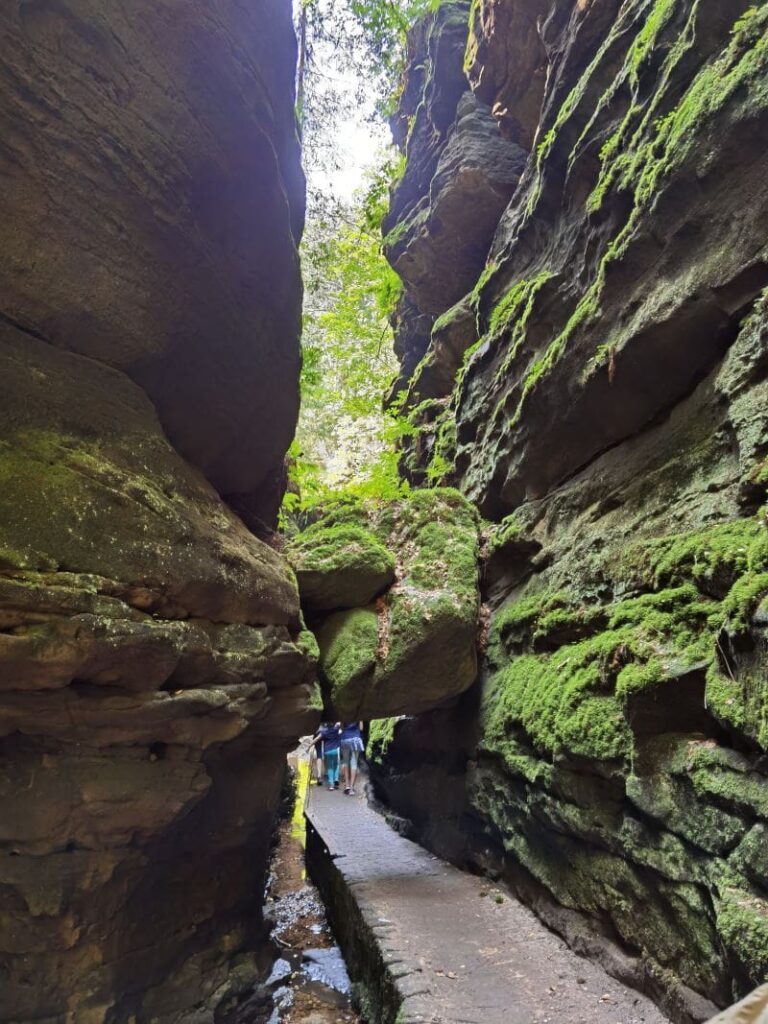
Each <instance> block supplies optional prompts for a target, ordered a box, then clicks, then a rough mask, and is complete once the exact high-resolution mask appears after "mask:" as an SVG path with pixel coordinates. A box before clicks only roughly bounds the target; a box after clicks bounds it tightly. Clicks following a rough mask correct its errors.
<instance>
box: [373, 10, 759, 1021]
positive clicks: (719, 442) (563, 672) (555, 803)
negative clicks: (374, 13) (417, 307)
mask: <svg viewBox="0 0 768 1024" xmlns="http://www.w3.org/2000/svg"><path fill="white" fill-rule="evenodd" d="M767 30H768V12H767V11H766V9H765V8H764V7H762V6H754V5H751V4H749V3H747V2H740V3H736V4H733V5H729V6H728V9H727V11H726V10H725V9H724V7H723V5H722V4H719V3H714V2H693V0H677V2H675V0H655V2H642V0H637V2H633V0H625V2H623V3H620V2H618V0H593V2H592V3H578V4H575V5H574V4H573V3H570V2H568V3H565V2H559V0H541V2H537V0H531V2H529V3H522V2H516V3H513V2H503V0H502V2H495V3H493V2H490V0H489V2H484V0H481V2H480V3H479V4H477V5H476V6H475V11H474V14H473V19H472V37H471V40H470V46H469V49H468V53H467V58H468V60H467V66H468V68H469V77H470V81H471V83H472V85H473V87H474V88H475V90H476V94H477V95H478V96H479V98H480V99H481V100H482V101H484V102H486V103H488V104H490V105H491V108H492V110H493V111H494V112H495V113H496V115H497V119H498V120H499V122H500V126H501V131H502V134H503V135H504V136H505V137H507V138H510V139H513V138H514V139H515V140H518V141H519V143H520V144H521V145H523V146H525V145H526V144H527V145H528V146H531V145H532V146H533V148H532V150H531V153H530V155H529V157H528V160H527V164H526V168H525V171H524V173H523V175H522V177H521V179H520V183H519V185H518V187H517V190H516V192H515V195H514V197H513V198H512V200H511V201H510V203H509V204H508V205H507V207H506V209H505V211H504V212H503V214H502V215H501V217H500V218H499V221H498V224H497V226H496V229H495V235H494V239H493V242H492V243H491V244H490V245H489V248H488V251H487V259H486V265H485V268H484V271H483V272H482V274H480V275H479V277H478V279H477V282H476V285H475V287H474V288H473V289H472V290H471V291H469V293H468V295H467V296H466V298H465V299H463V300H462V301H460V302H459V303H458V305H457V307H456V319H457V321H458V323H459V324H462V325H463V327H462V328H461V329H462V330H463V331H465V332H467V333H466V337H468V338H470V342H469V344H468V347H467V348H466V354H465V356H464V363H463V366H462V368H461V369H460V371H459V373H458V374H457V375H456V377H455V380H454V381H453V384H452V392H451V395H450V399H449V400H448V402H446V401H445V399H441V400H439V401H435V400H434V399H433V400H432V401H431V402H430V403H428V404H426V405H424V407H423V408H422V409H421V410H420V412H419V415H420V417H421V419H420V422H421V424H422V425H423V430H422V435H421V437H419V438H418V439H417V443H416V444H414V445H413V447H412V450H411V452H410V453H409V460H410V461H409V472H410V474H411V476H412V477H413V476H414V475H415V474H416V475H417V474H419V473H420V474H421V479H425V478H431V479H433V480H437V481H442V482H446V483H451V484H453V485H454V486H457V487H459V489H460V490H462V491H463V492H464V493H465V494H466V495H467V496H468V497H470V498H471V499H472V500H473V501H474V502H475V503H476V504H477V506H478V507H479V509H480V511H481V512H482V513H483V515H484V516H485V517H486V518H487V519H488V520H490V523H489V525H488V527H487V530H486V544H485V555H486V558H485V565H484V573H483V591H484V597H485V599H486V600H487V601H488V602H489V604H490V606H491V612H492V615H491V625H490V642H489V647H488V652H487V656H486V658H485V659H484V663H483V666H482V672H481V675H482V685H481V687H480V688H479V690H478V692H477V693H476V694H474V696H473V697H472V698H471V700H470V697H467V698H465V700H466V701H469V703H468V704H462V710H461V713H459V712H456V713H455V714H454V717H453V718H451V719H450V721H449V720H448V719H447V718H446V715H450V713H449V712H439V713H434V714H433V715H431V716H428V718H426V719H425V720H424V722H423V724H421V725H420V724H419V723H418V720H417V722H416V723H404V724H402V725H397V726H394V735H392V730H393V724H392V723H389V724H388V725H386V726H382V727H377V729H378V730H379V747H380V749H381V754H380V758H379V760H380V764H381V767H380V768H379V770H378V779H379V784H380V785H381V787H382V790H383V791H384V792H386V793H387V794H388V796H389V798H390V800H391V801H392V803H393V806H394V807H395V808H396V809H399V810H400V812H401V813H402V814H403V815H405V816H406V817H407V818H408V819H409V820H410V821H411V822H412V823H413V826H412V827H414V828H415V829H416V830H417V831H418V833H419V834H420V835H421V836H422V837H423V838H424V839H425V841H427V842H430V843H431V844H433V845H435V846H436V847H437V848H439V849H441V850H443V851H444V852H448V853H450V854H451V855H452V856H454V857H456V858H457V859H460V860H463V861H465V862H471V863H474V864H476V865H479V866H481V867H484V868H485V869H487V870H491V871H493V872H499V873H502V874H504V875H505V876H506V877H507V878H508V879H509V880H510V881H511V882H512V883H513V884H514V885H515V886H516V887H517V889H518V891H519V892H521V893H522V894H523V895H524V896H525V897H526V898H527V899H529V900H531V901H532V902H533V903H535V904H536V905H537V906H538V907H539V909H540V910H541V912H542V913H546V914H548V915H549V919H550V920H551V921H552V922H553V924H555V926H557V927H560V928H561V930H563V931H564V932H565V933H566V934H571V936H577V939H576V940H577V941H579V942H582V943H584V944H586V945H587V946H589V944H590V943H593V942H594V941H597V940H600V942H601V943H603V944H605V943H608V945H609V946H610V948H611V949H612V950H613V952H612V953H611V954H610V956H611V957H613V958H614V961H615V963H616V965H617V967H616V969H617V970H620V971H628V972H629V974H630V975H631V976H632V977H633V978H634V979H635V982H636V983H642V984H645V985H647V986H649V987H650V989H651V990H652V991H653V992H654V993H655V995H656V997H657V998H659V999H661V1000H663V1001H664V1003H665V1005H666V1006H667V1007H668V1009H669V1010H670V1012H671V1013H672V1015H673V1016H675V1017H676V1018H677V1019H681V1020H702V1019H705V1018H706V1017H707V1016H708V1015H709V1014H711V1012H712V1003H714V1004H717V1005H725V1004H727V1003H728V1002H730V1001H731V998H732V996H735V995H741V994H743V993H744V992H746V991H748V990H749V989H750V988H751V987H754V986H755V985H757V984H759V983H761V982H764V981H765V979H766V977H768V928H767V927H766V922H767V921H768V865H767V864H766V862H765V857H764V854H763V848H764V832H765V828H766V827H767V826H768V818H767V817H766V815H767V814H768V807H766V804H765V798H766V793H768V778H766V751H768V735H767V734H766V732H765V714H766V706H767V705H766V687H765V671H766V667H765V664H764V661H765V649H766V644H765V636H764V633H765V621H766V610H765V598H766V595H767V594H768V528H767V527H766V515H765V505H766V497H767V496H768V487H767V484H768V478H767V477H766V473H765V460H766V456H768V414H767V413H766V408H767V407H766V402H765V392H766V386H767V385H766V367H767V366H768V363H767V362H766V353H767V352H768V347H767V346H768V327H767V322H768V318H767V316H766V307H765V299H764V295H763V290H764V288H765V287H766V285H767V284H768V260H766V250H765V226H766V219H767V218H768V186H767V185H766V181H767V180H768V179H766V175H765V168H766V165H767V163H768V144H766V139H768V134H767V131H766V129H768V93H766V91H765V88H764V84H765V73H766V70H767V68H766V59H767V58H766V54H768V46H767V45H766V39H767V38H768V36H767V35H766V32H767ZM537 96H540V104H539V106H538V109H537V112H536V116H535V118H534V119H533V120H532V111H533V110H534V109H536V108H537V104H538V103H539V101H538V100H537ZM390 230H392V229H390ZM395 230H396V227H395ZM465 310H469V315H467V314H466V313H465V312H464V311H465ZM452 329H453V330H459V328H458V327H457V326H456V325H455V324H454V326H453V328H452ZM433 337H434V334H433ZM407 344H408V342H407V340H401V342H400V348H401V350H403V349H404V348H407ZM419 378H420V372H417V373H416V375H415V376H414V377H413V378H412V379H411V382H410V384H409V385H408V386H409V387H410V388H411V389H415V388H416V387H417V386H418V381H419ZM473 702H474V703H473ZM419 737H421V740H420V741H418V738H419ZM425 737H433V739H432V740H430V741H429V742H427V741H426V740H425ZM435 737H437V738H435ZM420 749H421V751H422V753H421V755H420V753H419V750H420ZM441 766H442V768H443V769H444V771H445V774H446V775H447V776H450V780H451V781H450V784H448V783H446V784H445V785H443V786H442V787H441V786H440V785H438V784H437V782H436V779H437V777H438V774H439V771H440V768H441ZM430 800H431V801H432V803H431V804H430ZM441 816H442V821H441ZM467 837H469V838H467ZM576 920H578V922H579V924H578V926H577V925H576V924H575V923H574V922H575V921H576ZM585 925H586V926H587V933H588V934H589V935H590V936H592V938H589V939H588V938H585V937H584V926H585ZM578 936H581V938H578ZM576 940H575V941H576ZM606 948H607V947H606ZM606 955H609V954H606ZM627 958H629V961H631V967H630V966H627V965H628V963H629V961H628V960H627Z"/></svg>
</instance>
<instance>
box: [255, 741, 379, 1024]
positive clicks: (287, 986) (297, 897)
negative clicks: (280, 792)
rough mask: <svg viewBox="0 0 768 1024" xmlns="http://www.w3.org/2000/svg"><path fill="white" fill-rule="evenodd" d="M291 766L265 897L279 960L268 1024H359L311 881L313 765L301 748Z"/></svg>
mask: <svg viewBox="0 0 768 1024" xmlns="http://www.w3.org/2000/svg"><path fill="white" fill-rule="evenodd" d="M288 763H289V765H290V766H291V768H292V769H293V772H294V778H295V782H296V795H295V802H294V806H293V811H292V814H291V816H290V818H286V819H284V820H283V823H282V824H281V826H280V831H279V842H278V845H277V847H276V849H275V853H274V855H273V857H272V864H271V869H270V875H269V881H268V883H267V893H266V913H267V914H268V915H269V916H270V918H271V919H272V921H273V922H274V927H273V930H272V939H273V941H274V943H275V945H276V946H277V948H278V950H279V954H280V955H279V957H278V959H277V960H276V961H275V963H274V966H273V968H272V973H271V974H270V976H269V979H268V980H267V987H268V988H269V989H270V992H271V996H272V1000H273V1002H274V1009H273V1010H272V1012H271V1016H270V1017H269V1018H268V1020H269V1024H359V1021H360V1018H359V1017H358V1016H357V1014H356V1013H355V1012H354V1011H353V1009H352V1003H351V998H350V982H349V976H348V974H347V968H346V965H345V963H344V958H343V957H342V955H341V951H340V950H339V948H338V946H337V945H336V943H335V942H334V939H333V935H332V933H331V930H330V928H329V926H328V921H327V919H326V916H325V908H324V906H323V902H322V900H321V899H320V894H319V893H318V891H317V889H316V888H315V887H314V885H313V884H312V883H311V882H310V881H309V879H308V878H307V872H306V867H305V862H304V846H305V841H306V825H305V822H304V799H305V796H306V792H307V786H308V785H309V781H310V779H309V760H308V758H307V756H306V755H305V754H304V752H303V750H302V749H301V748H300V749H299V750H298V751H296V752H295V753H294V754H291V755H290V756H289V758H288Z"/></svg>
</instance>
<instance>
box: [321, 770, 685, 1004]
mask: <svg viewBox="0 0 768 1024" xmlns="http://www.w3.org/2000/svg"><path fill="white" fill-rule="evenodd" d="M306 815H307V819H308V822H309V825H310V826H311V828H312V829H314V830H315V832H316V833H317V836H318V837H319V838H320V839H321V840H322V841H323V843H324V844H325V847H326V848H327V851H328V856H329V857H331V858H333V861H334V865H335V868H336V869H337V870H338V871H339V872H340V873H341V876H342V878H343V885H344V888H345V889H346V890H347V892H348V893H350V894H351V896H352V898H353V899H354V902H355V904H356V906H357V907H358V908H359V910H360V911H361V913H362V915H363V918H364V920H365V922H366V924H367V925H368V926H369V927H370V928H371V929H372V930H373V931H374V932H375V934H376V938H377V944H378V946H379V947H380V949H381V950H382V952H383V954H384V959H385V961H386V963H387V964H388V965H389V971H390V973H391V975H392V977H393V978H394V979H395V980H396V985H397V988H398V990H399V993H400V995H401V996H402V999H403V1002H402V1006H401V1009H400V1014H399V1016H398V1020H399V1021H400V1020H401V1021H407V1022H418V1021H422V1022H434V1024H437V1022H440V1024H454V1022H457V1024H458V1022H461V1024H668V1019H667V1017H665V1016H664V1015H663V1014H662V1013H661V1012H660V1011H659V1009H658V1008H657V1007H656V1006H655V1005H654V1004H653V1003H652V1002H651V1001H650V1000H648V999H646V998H645V997H644V996H642V995H640V994H639V993H638V992H636V991H634V990H633V989H629V988H626V987H625V986H624V985H622V984H621V983H620V982H618V981H616V980H614V979H613V978H611V977H610V976H609V975H607V974H606V973H605V971H604V970H603V969H602V968H601V967H599V966H598V965H596V964H594V963H591V962H590V961H589V960H585V959H583V958H581V957H579V956H577V955H576V954H575V953H574V952H572V951H571V950H570V949H569V948H568V947H567V946H566V945H565V943H564V942H563V941H562V940H561V939H560V938H559V937H558V936H556V935H555V934H554V933H553V932H550V931H549V930H548V929H547V928H546V927H545V926H544V925H543V924H542V923H541V922H540V921H539V920H538V918H536V917H535V916H534V914H533V913H532V912H531V911H530V910H528V909H527V908H526V907H524V906H523V905H522V904H521V903H519V902H517V901H516V900H515V899H513V898H511V897H510V896H508V895H507V894H506V893H502V892H501V891H500V890H498V889H497V888H496V887H495V886H494V885H493V884H492V883H488V882H487V881H486V880H484V879H481V878H477V877H475V876H473V875H470V874H467V873H465V872H463V871H460V870H458V869H457V868H454V867H452V866H451V865H449V864H446V863H445V862H444V861H441V860H440V859H439V858H437V857H434V856H432V855H431V854H430V853H428V852H427V851H426V850H424V849H422V848H421V847H419V846H417V845H416V844H414V843H412V842H410V841H409V840H407V839H404V838H403V837H402V836H400V835H398V834H397V833H396V832H394V831H393V830H392V829H391V828H390V827H389V825H387V823H386V821H385V820H384V819H383V818H382V817H381V816H380V815H378V814H377V813H376V812H375V811H373V810H372V809H371V808H370V807H369V806H368V804H367V802H366V801H365V799H364V798H362V797H361V796H357V797H348V796H345V795H344V794H343V793H341V792H340V791H337V792H329V791H327V790H326V789H321V788H319V787H314V786H313V787H312V788H311V790H310V794H309V797H308V800H307V805H306ZM321 889H322V885H321ZM344 952H345V954H346V955H347V960H348V962H351V961H352V959H353V958H352V957H351V956H350V955H349V952H350V951H349V950H344Z"/></svg>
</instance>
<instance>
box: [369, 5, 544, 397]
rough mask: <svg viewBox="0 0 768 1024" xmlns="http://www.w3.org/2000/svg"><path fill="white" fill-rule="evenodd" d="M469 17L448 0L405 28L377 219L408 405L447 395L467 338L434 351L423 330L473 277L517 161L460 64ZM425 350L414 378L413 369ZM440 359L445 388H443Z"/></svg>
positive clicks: (515, 149)
mask: <svg viewBox="0 0 768 1024" xmlns="http://www.w3.org/2000/svg"><path fill="white" fill-rule="evenodd" d="M468 16H469V5H468V4H467V3H465V2H463V0H450V2H445V3H442V4H441V5H440V6H439V7H438V9H437V10H436V12H435V13H434V14H431V15H429V16H428V17H427V18H426V19H425V20H424V21H422V22H420V23H419V24H418V25H417V26H415V28H414V29H413V30H412V32H411V36H410V39H409V54H410V60H409V63H408V67H407V71H406V76H405V81H404V85H403V94H402V98H401V104H400V108H399V110H398V113H397V115H396V117H395V119H394V121H393V127H394V132H395V136H396V138H397V140H398V142H399V144H400V147H401V149H402V152H403V155H404V157H405V171H404V173H403V176H402V178H401V179H400V180H399V181H398V182H397V184H396V186H395V187H394V189H393V192H392V200H391V206H390V210H389V213H388V215H387V218H386V219H385V221H384V231H385V233H386V234H385V238H384V249H385V252H386V254H387V257H388V259H389V261H390V262H391V264H392V266H393V267H394V268H395V270H396V271H397V272H398V274H399V275H400V277H401V279H402V281H403V285H404V289H403V294H402V296H401V299H400V302H399V306H398V309H397V310H396V312H395V316H394V324H395V329H396V330H395V338H396V340H395V348H396V351H397V353H398V355H399V356H400V359H401V363H402V372H401V375H400V377H399V378H398V380H397V381H396V382H395V384H394V386H393V392H392V395H393V398H394V399H398V400H399V401H400V404H401V405H402V399H401V398H400V397H399V396H400V392H401V390H403V389H405V388H407V387H408V385H409V380H410V393H409V394H408V396H407V402H406V404H407V405H408V406H414V405H418V404H419V402H420V401H421V400H422V399H424V398H429V397H444V396H446V395H447V394H449V393H450V384H451V380H452V378H453V376H454V375H455V371H456V370H457V369H458V366H459V365H460V362H461V356H462V355H463V351H464V347H465V346H462V345H461V343H459V344H457V345H454V346H451V347H449V348H448V349H447V350H445V346H443V348H442V349H441V348H440V345H439V343H437V347H436V346H435V344H430V335H431V334H432V331H433V328H434V327H436V326H437V325H436V321H439V318H441V316H442V315H443V314H445V313H446V311H447V310H448V309H449V308H450V307H452V306H453V305H454V303H456V302H457V301H458V300H459V299H461V298H462V296H463V295H465V294H466V292H467V291H469V290H470V289H471V287H472V285H473V284H474V282H475V281H476V279H477V276H478V274H479V273H480V271H481V270H482V268H483V265H484V263H485V257H486V253H487V251H488V246H489V244H490V242H491V239H492V237H493V233H494V231H495V228H496V224H497V223H498V219H499V216H500V215H501V212H502V211H503V209H504V207H505V206H506V204H507V202H508V200H509V199H510V197H511V196H512V193H513V192H514V189H515V187H516V185H517V182H518V180H519V178H520V175H521V173H522V171H523V168H524V165H525V157H526V152H525V150H523V148H522V147H521V146H520V145H518V144H516V143H515V142H513V141H510V140H508V139H505V138H503V137H502V135H501V133H500V132H499V129H498V125H497V123H496V121H495V119H494V118H493V117H492V116H491V111H490V108H489V107H488V106H487V105H486V104H484V103H482V102H480V101H479V100H478V98H477V97H476V96H475V95H474V94H473V93H472V92H471V91H470V90H469V89H468V83H467V80H466V77H465V75H464V72H463V70H462V63H463V57H464V50H465V47H466V40H467V19H468ZM454 348H455V349H456V351H454ZM425 356H427V358H426V362H425V372H424V381H423V382H422V380H421V374H420V373H416V374H414V371H415V369H416V367H417V365H418V364H419V363H420V362H421V361H422V359H423V358H424V357H425ZM446 363H447V365H448V367H449V372H448V381H447V386H441V385H440V384H439V383H438V381H439V380H440V376H441V370H442V369H443V367H444V365H445V364H446Z"/></svg>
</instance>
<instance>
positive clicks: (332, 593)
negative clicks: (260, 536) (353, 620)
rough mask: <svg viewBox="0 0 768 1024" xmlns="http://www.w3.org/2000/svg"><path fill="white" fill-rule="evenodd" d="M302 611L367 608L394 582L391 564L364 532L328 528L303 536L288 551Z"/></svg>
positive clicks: (313, 528) (320, 527) (312, 529)
mask: <svg viewBox="0 0 768 1024" xmlns="http://www.w3.org/2000/svg"><path fill="white" fill-rule="evenodd" d="M286 555H287V557H288V561H289V563H290V565H291V567H292V568H293V571H294V572H295V573H296V579H297V581H298V584H299V593H300V595H301V603H302V605H303V606H304V607H305V608H308V609H311V610H317V611H332V610H333V609H336V608H355V607H357V606H360V605H365V604H368V602H369V601H371V600H373V598H374V597H376V595H377V594H379V593H381V591H382V590H385V589H386V588H387V587H388V586H389V585H390V584H391V583H392V582H393V581H394V578H395V559H394V556H393V555H392V554H390V552H389V551H387V549H386V548H385V547H384V546H383V545H382V544H380V543H379V542H378V540H377V539H376V538H375V537H374V536H373V534H372V533H370V532H369V531H368V530H363V529H361V528H360V527H357V526H345V525H341V526H326V524H324V523H323V522H322V521H321V522H319V523H317V524H315V525H314V526H311V527H310V528H309V529H308V530H306V531H305V532H304V533H301V534H299V535H298V536H297V538H296V539H295V540H294V541H293V543H292V544H291V545H290V546H289V547H288V549H287V551H286Z"/></svg>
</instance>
